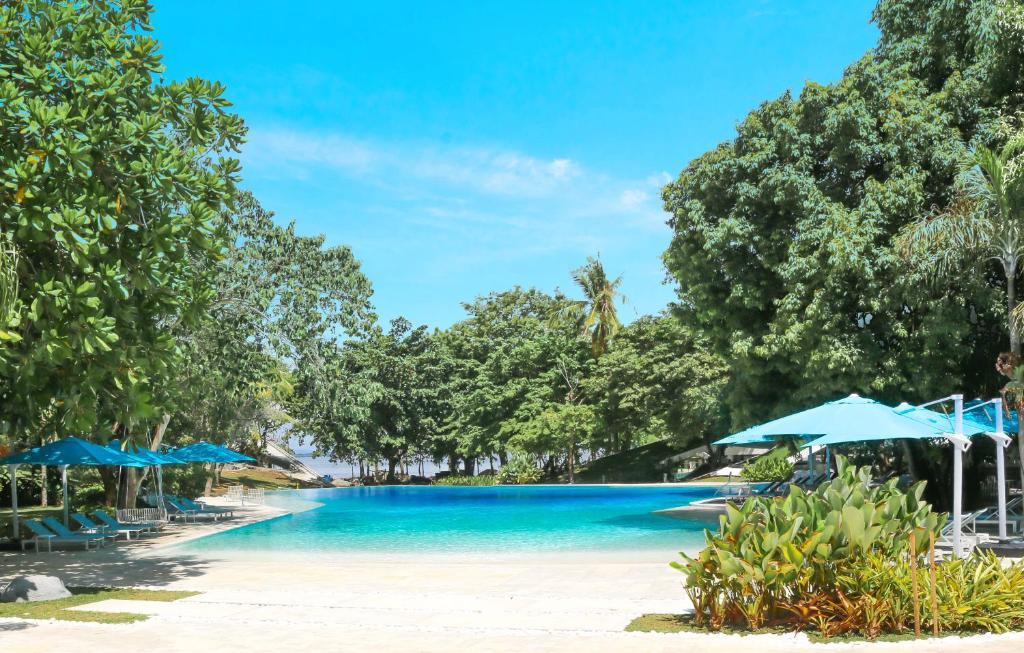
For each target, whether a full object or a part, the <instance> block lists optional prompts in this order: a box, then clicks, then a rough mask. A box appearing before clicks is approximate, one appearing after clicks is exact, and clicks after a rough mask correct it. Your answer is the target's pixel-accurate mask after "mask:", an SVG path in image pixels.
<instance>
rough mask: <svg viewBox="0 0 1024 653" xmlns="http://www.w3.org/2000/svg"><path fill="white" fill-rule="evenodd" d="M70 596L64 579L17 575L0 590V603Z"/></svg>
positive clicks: (47, 599)
mask: <svg viewBox="0 0 1024 653" xmlns="http://www.w3.org/2000/svg"><path fill="white" fill-rule="evenodd" d="M69 596H71V592H69V591H68V588H66V587H64V581H62V580H61V579H59V578H57V577H56V576H18V577H16V578H15V579H14V580H12V581H11V582H9V583H7V587H5V588H4V589H3V591H0V603H14V602H18V601H52V600H53V599H65V598H67V597H69Z"/></svg>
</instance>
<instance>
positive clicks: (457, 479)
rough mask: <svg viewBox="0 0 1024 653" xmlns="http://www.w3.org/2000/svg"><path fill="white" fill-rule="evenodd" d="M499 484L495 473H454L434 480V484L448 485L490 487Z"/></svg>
mask: <svg viewBox="0 0 1024 653" xmlns="http://www.w3.org/2000/svg"><path fill="white" fill-rule="evenodd" d="M497 484H498V478H497V477H496V476H495V475H494V474H485V475H483V476H462V475H457V474H453V475H451V476H442V477H441V478H439V479H437V480H436V481H434V485H447V486H451V487H461V486H468V487H488V486H491V485H497Z"/></svg>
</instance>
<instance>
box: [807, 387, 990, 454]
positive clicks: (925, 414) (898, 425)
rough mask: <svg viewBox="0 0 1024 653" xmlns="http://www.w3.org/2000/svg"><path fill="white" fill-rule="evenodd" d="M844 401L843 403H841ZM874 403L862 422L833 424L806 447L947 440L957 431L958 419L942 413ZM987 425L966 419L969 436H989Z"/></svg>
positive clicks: (915, 407) (964, 420)
mask: <svg viewBox="0 0 1024 653" xmlns="http://www.w3.org/2000/svg"><path fill="white" fill-rule="evenodd" d="M841 401H843V400H841ZM864 401H869V402H871V403H872V404H874V407H872V409H871V410H869V411H863V415H862V418H861V419H860V420H858V421H851V422H846V423H843V422H840V423H837V424H834V425H830V426H829V428H828V429H827V430H825V431H824V432H823V433H822V435H821V437H818V438H815V439H814V440H811V441H810V442H807V443H806V444H804V445H803V446H804V447H819V446H826V445H833V444H843V443H846V442H875V441H880V440H925V439H935V438H945V437H946V436H948V435H950V434H952V433H953V431H954V429H955V424H954V417H953V416H952V415H946V414H945V413H940V412H938V411H934V410H930V409H928V408H921V407H918V406H911V405H910V404H907V403H902V404H900V405H899V406H896V407H895V408H890V407H889V406H886V405H885V404H881V403H878V402H875V401H871V400H870V399H868V400H864ZM989 430H990V429H988V428H987V427H986V426H985V425H984V424H981V423H979V422H976V421H975V420H973V419H971V418H970V417H967V416H964V417H963V430H962V431H961V433H962V434H963V435H965V436H968V437H969V436H972V435H978V434H979V433H986V432H988V431H989Z"/></svg>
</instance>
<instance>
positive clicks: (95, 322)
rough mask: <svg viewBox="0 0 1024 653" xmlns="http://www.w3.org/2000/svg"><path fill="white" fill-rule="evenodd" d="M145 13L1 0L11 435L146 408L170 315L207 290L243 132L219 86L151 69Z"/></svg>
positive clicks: (6, 418) (1, 204)
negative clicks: (12, 276)
mask: <svg viewBox="0 0 1024 653" xmlns="http://www.w3.org/2000/svg"><path fill="white" fill-rule="evenodd" d="M151 10H152V8H151V7H150V6H149V5H148V4H147V3H146V2H144V1H140V0H120V1H119V2H113V1H104V0H97V1H95V2H88V3H82V2H74V1H71V0H66V1H55V2H36V1H29V0H26V1H22V2H18V1H12V2H5V3H3V4H2V6H0V35H2V36H0V195H2V200H0V231H2V232H3V233H4V234H5V235H6V236H7V237H9V238H10V239H11V242H12V244H13V245H14V247H16V249H17V251H18V254H19V258H18V264H17V276H18V282H19V284H18V301H17V302H16V306H15V310H16V311H17V313H16V315H15V317H14V323H15V326H9V327H8V328H7V329H6V330H5V338H6V343H5V346H4V347H3V348H2V350H0V420H2V421H3V423H4V425H5V427H6V428H5V432H7V433H11V434H13V435H14V436H17V437H27V436H28V435H30V434H33V433H38V432H40V430H42V429H44V428H45V429H46V430H47V431H49V432H54V433H67V432H71V431H74V432H80V433H86V434H88V433H94V434H96V435H97V436H100V437H103V436H104V434H105V433H109V430H110V428H111V424H113V423H126V422H130V421H132V420H138V419H145V418H147V417H151V416H153V415H154V412H155V407H154V406H153V396H154V393H155V387H154V382H155V380H156V379H163V378H166V373H167V371H168V370H169V368H170V367H171V365H172V364H173V363H174V361H175V359H176V358H177V356H178V354H179V351H178V343H177V342H176V340H175V338H174V337H172V335H171V333H170V332H171V328H170V327H171V325H174V324H182V323H189V322H191V321H192V320H194V319H195V317H196V315H197V309H199V308H200V307H202V306H203V305H204V304H205V303H206V302H207V301H208V300H209V298H210V296H211V295H212V293H213V287H212V277H211V276H210V275H209V274H208V270H209V268H210V266H209V263H210V262H211V261H213V260H215V259H216V258H217V257H219V256H220V255H221V253H222V251H223V248H224V240H223V233H222V231H221V230H220V228H219V225H220V220H219V216H220V215H221V214H222V213H223V212H224V211H225V210H227V208H228V206H229V204H230V203H231V200H232V198H233V196H234V192H235V191H234V185H235V182H236V175H237V172H238V163H237V161H236V160H235V159H233V158H231V156H230V154H231V153H232V151H234V150H235V149H236V148H237V147H238V145H239V144H240V143H241V140H242V137H243V133H244V128H243V125H242V122H241V120H240V119H239V118H238V117H237V116H235V115H233V114H231V113H229V112H228V111H227V108H228V106H229V103H228V102H227V100H226V99H225V98H224V97H223V90H224V89H223V87H222V86H221V85H220V84H218V83H215V82H208V81H206V80H203V79H198V78H190V79H187V80H185V81H182V82H168V81H165V80H164V79H163V78H162V77H161V74H162V72H163V67H162V65H161V63H160V53H159V46H158V43H157V41H156V40H154V39H153V38H152V37H150V36H149V35H148V34H147V32H148V31H149V30H150V25H149V14H150V12H151ZM47 420H49V422H48V423H47Z"/></svg>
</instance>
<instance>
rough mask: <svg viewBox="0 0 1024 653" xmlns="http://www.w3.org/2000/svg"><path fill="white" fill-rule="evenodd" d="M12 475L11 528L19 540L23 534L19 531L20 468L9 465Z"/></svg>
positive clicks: (15, 537)
mask: <svg viewBox="0 0 1024 653" xmlns="http://www.w3.org/2000/svg"><path fill="white" fill-rule="evenodd" d="M7 469H8V471H10V473H11V528H12V529H13V531H14V539H18V537H19V536H20V535H21V532H20V531H19V529H18V526H19V524H18V466H17V465H8V466H7Z"/></svg>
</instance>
